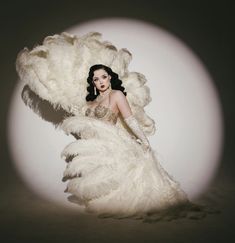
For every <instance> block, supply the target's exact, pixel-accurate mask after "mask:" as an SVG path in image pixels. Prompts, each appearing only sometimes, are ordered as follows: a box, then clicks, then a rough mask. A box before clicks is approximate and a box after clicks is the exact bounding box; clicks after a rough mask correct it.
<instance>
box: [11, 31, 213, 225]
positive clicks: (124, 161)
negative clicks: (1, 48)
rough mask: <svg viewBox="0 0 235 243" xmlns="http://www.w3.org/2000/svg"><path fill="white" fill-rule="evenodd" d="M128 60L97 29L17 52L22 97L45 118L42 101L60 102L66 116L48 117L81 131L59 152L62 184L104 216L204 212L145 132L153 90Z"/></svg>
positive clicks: (150, 124)
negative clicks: (63, 165) (165, 166)
mask: <svg viewBox="0 0 235 243" xmlns="http://www.w3.org/2000/svg"><path fill="white" fill-rule="evenodd" d="M130 60H131V54H130V52H129V51H128V50H126V49H121V50H117V49H116V47H114V46H113V45H112V44H111V43H109V42H101V41H100V34H99V33H97V32H90V33H88V34H87V35H85V36H82V37H76V36H73V35H70V34H68V33H62V34H61V35H54V36H49V37H46V38H45V39H44V41H43V44H42V45H41V46H40V45H39V46H36V47H34V48H33V50H31V51H29V50H28V49H27V48H24V49H23V50H22V51H21V52H20V53H19V54H18V57H17V61H16V69H17V72H18V74H19V77H20V79H21V80H22V81H23V82H25V83H26V85H25V87H26V88H24V90H23V94H22V97H23V99H24V101H25V103H26V104H27V105H29V106H30V107H31V108H33V109H34V111H35V112H36V113H37V114H39V115H40V116H42V117H43V118H44V119H46V120H47V121H48V120H49V119H48V117H46V115H47V114H48V112H45V111H44V110H43V108H45V105H44V104H45V103H44V102H45V101H47V102H48V103H49V104H51V105H52V107H53V108H54V111H55V112H57V111H58V108H60V109H61V110H63V111H64V112H65V114H67V117H64V116H62V117H61V119H58V117H56V119H55V120H54V121H55V122H53V121H52V119H50V121H52V122H53V123H54V124H56V125H60V127H61V128H62V129H63V130H64V131H65V132H66V133H67V134H73V135H74V136H75V137H76V138H77V140H75V141H74V142H72V143H71V144H69V145H68V146H66V147H65V149H64V150H63V152H62V157H63V158H64V159H65V160H66V162H67V166H66V169H65V171H64V177H63V181H67V180H68V184H67V189H66V190H65V192H68V193H70V194H72V195H71V196H69V200H70V201H72V202H75V203H77V204H79V205H81V206H83V207H84V209H85V210H86V211H87V212H92V213H95V214H97V215H99V216H100V217H115V218H125V217H132V218H136V219H143V220H144V221H155V220H159V219H167V220H169V219H173V218H177V217H189V218H200V217H203V216H205V215H206V212H207V209H206V207H203V206H198V205H195V204H193V203H191V202H190V201H189V200H188V198H187V195H186V193H185V192H184V191H183V190H182V189H181V188H180V184H179V183H178V182H176V181H175V180H174V179H173V177H172V176H170V175H169V174H168V173H167V172H166V171H165V170H164V169H163V168H162V166H161V165H160V163H159V161H158V160H157V159H156V157H155V154H154V151H153V150H152V149H151V147H150V144H149V142H148V139H147V137H146V135H151V134H153V133H154V131H155V127H154V121H153V120H152V119H151V118H150V117H149V116H147V115H146V113H145V111H144V106H145V105H146V104H148V103H149V102H150V101H151V97H150V95H149V89H148V87H147V86H146V85H145V83H146V81H147V80H146V79H145V77H144V75H142V74H140V73H137V72H129V70H128V68H127V67H128V64H129V62H130ZM94 61H96V63H106V64H107V63H108V64H109V65H108V66H106V65H102V64H95V65H94ZM111 68H112V69H113V70H114V69H115V72H113V71H112V69H111ZM89 69H90V70H89ZM88 70H89V74H88V78H87V73H88ZM117 73H118V74H119V75H117ZM119 77H121V80H122V81H121V80H120V79H119ZM85 81H87V82H88V84H89V85H88V87H87V82H85ZM122 82H123V83H124V84H125V89H126V91H127V93H128V97H126V96H127V93H126V92H125V91H124V87H122ZM86 91H88V94H87V92H86ZM32 93H34V95H32ZM35 94H36V95H35ZM35 99H36V100H35ZM40 104H43V105H42V106H40ZM71 113H73V116H71ZM68 115H69V116H68ZM64 118H65V119H64ZM59 120H60V122H59ZM209 212H212V211H210V210H209Z"/></svg>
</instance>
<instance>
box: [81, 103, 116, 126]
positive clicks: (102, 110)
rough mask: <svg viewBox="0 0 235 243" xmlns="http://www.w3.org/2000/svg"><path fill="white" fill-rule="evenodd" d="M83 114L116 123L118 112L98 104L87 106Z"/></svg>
mask: <svg viewBox="0 0 235 243" xmlns="http://www.w3.org/2000/svg"><path fill="white" fill-rule="evenodd" d="M109 99H110V98H109ZM85 115H86V116H89V117H93V118H97V119H100V120H103V121H107V122H110V123H112V124H116V122H117V118H118V114H115V113H114V112H113V111H112V110H111V109H110V108H109V107H106V106H104V105H101V104H98V105H97V106H96V107H95V108H90V107H88V108H87V109H86V112H85Z"/></svg>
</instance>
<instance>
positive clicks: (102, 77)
mask: <svg viewBox="0 0 235 243" xmlns="http://www.w3.org/2000/svg"><path fill="white" fill-rule="evenodd" d="M110 80H111V76H110V75H109V74H108V73H107V72H106V71H105V70H104V69H98V70H95V71H94V75H93V84H94V86H95V87H96V88H97V89H98V90H99V91H100V92H103V91H105V90H106V89H107V88H108V87H109V85H110Z"/></svg>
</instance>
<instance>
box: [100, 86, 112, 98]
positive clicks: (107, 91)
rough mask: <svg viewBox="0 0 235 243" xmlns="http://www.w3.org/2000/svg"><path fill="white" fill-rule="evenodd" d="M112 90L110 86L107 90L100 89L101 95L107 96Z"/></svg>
mask: <svg viewBox="0 0 235 243" xmlns="http://www.w3.org/2000/svg"><path fill="white" fill-rule="evenodd" d="M111 90H112V89H111V87H110V86H109V87H108V88H107V89H106V90H105V91H103V92H101V91H99V92H100V96H102V97H104V96H106V95H107V94H109V93H110V92H111Z"/></svg>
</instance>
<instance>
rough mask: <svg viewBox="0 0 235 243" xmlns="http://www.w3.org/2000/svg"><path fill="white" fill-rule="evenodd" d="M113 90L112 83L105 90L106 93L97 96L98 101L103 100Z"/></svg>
mask: <svg viewBox="0 0 235 243" xmlns="http://www.w3.org/2000/svg"><path fill="white" fill-rule="evenodd" d="M111 91H112V88H111V85H109V87H108V88H107V90H105V91H104V94H103V95H102V94H101V93H100V94H99V95H98V96H97V97H96V101H97V102H100V101H102V100H103V99H104V98H105V97H106V96H107V95H109V94H110V93H111Z"/></svg>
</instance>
